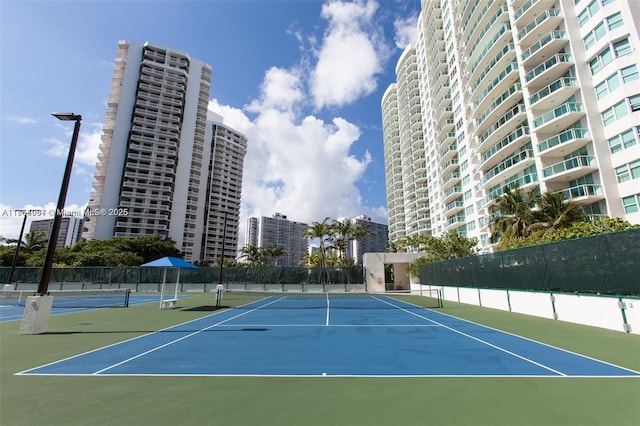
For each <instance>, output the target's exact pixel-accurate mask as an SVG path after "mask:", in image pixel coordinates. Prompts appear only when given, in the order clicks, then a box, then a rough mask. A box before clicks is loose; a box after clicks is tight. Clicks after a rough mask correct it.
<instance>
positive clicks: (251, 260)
mask: <svg viewBox="0 0 640 426" xmlns="http://www.w3.org/2000/svg"><path fill="white" fill-rule="evenodd" d="M240 257H243V258H244V259H245V260H246V262H247V263H248V264H249V265H251V266H258V265H264V263H265V258H264V253H263V252H262V250H260V248H259V247H256V246H255V245H253V244H245V245H244V246H242V248H241V249H240Z"/></svg>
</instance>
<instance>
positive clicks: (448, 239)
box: [407, 231, 478, 277]
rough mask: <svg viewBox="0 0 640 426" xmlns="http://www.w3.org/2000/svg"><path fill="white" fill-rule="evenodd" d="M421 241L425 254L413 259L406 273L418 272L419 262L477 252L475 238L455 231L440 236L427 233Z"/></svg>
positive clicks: (436, 260)
mask: <svg viewBox="0 0 640 426" xmlns="http://www.w3.org/2000/svg"><path fill="white" fill-rule="evenodd" d="M422 241H423V244H425V245H424V246H423V247H422V251H424V252H425V256H423V257H420V258H418V259H416V260H415V261H413V262H412V263H411V264H410V265H409V268H408V269H407V273H408V274H409V275H412V276H415V277H417V276H418V275H419V273H420V265H421V264H423V263H430V262H438V261H442V260H449V259H454V258H456V257H465V256H471V255H473V254H475V253H476V252H477V248H476V247H477V245H478V240H476V239H475V238H467V237H464V236H462V235H460V234H458V233H457V232H455V231H453V232H448V233H446V234H444V235H443V236H442V237H440V238H437V237H433V236H430V235H427V236H424V238H422Z"/></svg>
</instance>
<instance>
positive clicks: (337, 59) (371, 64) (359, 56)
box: [310, 0, 388, 109]
mask: <svg viewBox="0 0 640 426" xmlns="http://www.w3.org/2000/svg"><path fill="white" fill-rule="evenodd" d="M377 9H378V4H377V3H376V2H375V1H373V0H369V1H366V2H365V1H361V0H358V1H354V2H343V1H329V2H328V3H326V4H324V5H323V6H322V14H321V16H322V17H323V18H325V19H327V20H328V21H329V23H328V29H327V31H326V33H325V34H324V38H323V40H322V42H321V46H320V48H319V50H318V51H317V52H316V57H317V63H316V66H315V69H314V70H313V71H312V76H311V82H310V85H311V89H310V90H311V94H312V95H313V99H314V104H315V106H316V108H318V109H320V108H323V107H327V106H328V107H334V106H341V105H345V104H349V103H351V102H353V101H355V100H357V99H359V98H361V97H362V96H366V95H369V94H371V93H372V92H373V91H374V90H375V89H376V87H377V81H376V75H377V74H378V73H380V72H381V71H382V66H383V63H384V62H385V61H386V59H387V57H388V47H387V46H386V44H385V42H384V37H383V35H382V34H381V33H380V31H381V29H380V28H379V27H378V26H376V25H375V22H374V20H373V18H374V15H375V12H376V10H377Z"/></svg>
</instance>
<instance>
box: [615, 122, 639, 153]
mask: <svg viewBox="0 0 640 426" xmlns="http://www.w3.org/2000/svg"><path fill="white" fill-rule="evenodd" d="M638 132H640V127H636V128H635V129H629V130H627V131H625V132H624V133H621V134H619V135H616V136H614V137H613V138H611V139H609V150H610V151H611V153H612V154H615V153H616V152H620V151H622V150H623V149H626V148H630V147H632V146H634V145H635V144H636V143H637V141H636V136H635V135H634V133H636V134H637V133H638Z"/></svg>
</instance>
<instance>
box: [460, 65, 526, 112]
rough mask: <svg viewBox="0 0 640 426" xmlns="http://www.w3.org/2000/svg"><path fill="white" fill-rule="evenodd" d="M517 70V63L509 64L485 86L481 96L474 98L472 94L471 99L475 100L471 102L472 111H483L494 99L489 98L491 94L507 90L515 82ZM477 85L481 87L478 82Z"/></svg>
mask: <svg viewBox="0 0 640 426" xmlns="http://www.w3.org/2000/svg"><path fill="white" fill-rule="evenodd" d="M518 70H519V65H518V63H517V62H511V63H510V64H508V65H507V66H506V67H505V68H504V69H503V70H502V71H501V72H500V73H499V74H498V75H497V76H496V77H495V78H494V79H493V80H492V81H491V82H490V83H489V84H488V85H487V86H486V88H485V90H484V91H483V92H482V93H481V94H479V95H478V96H476V93H475V92H474V93H473V94H472V95H471V99H475V100H474V101H472V102H473V108H474V110H476V111H482V110H484V109H485V108H486V107H487V105H488V104H489V103H490V102H491V101H492V100H493V98H494V96H491V94H492V93H502V92H504V91H505V90H507V89H508V88H509V86H510V85H512V84H513V82H514V81H515V80H516V78H517V76H518ZM477 84H478V85H477V86H476V87H477V88H479V87H482V85H480V82H477ZM512 87H513V86H512Z"/></svg>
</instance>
